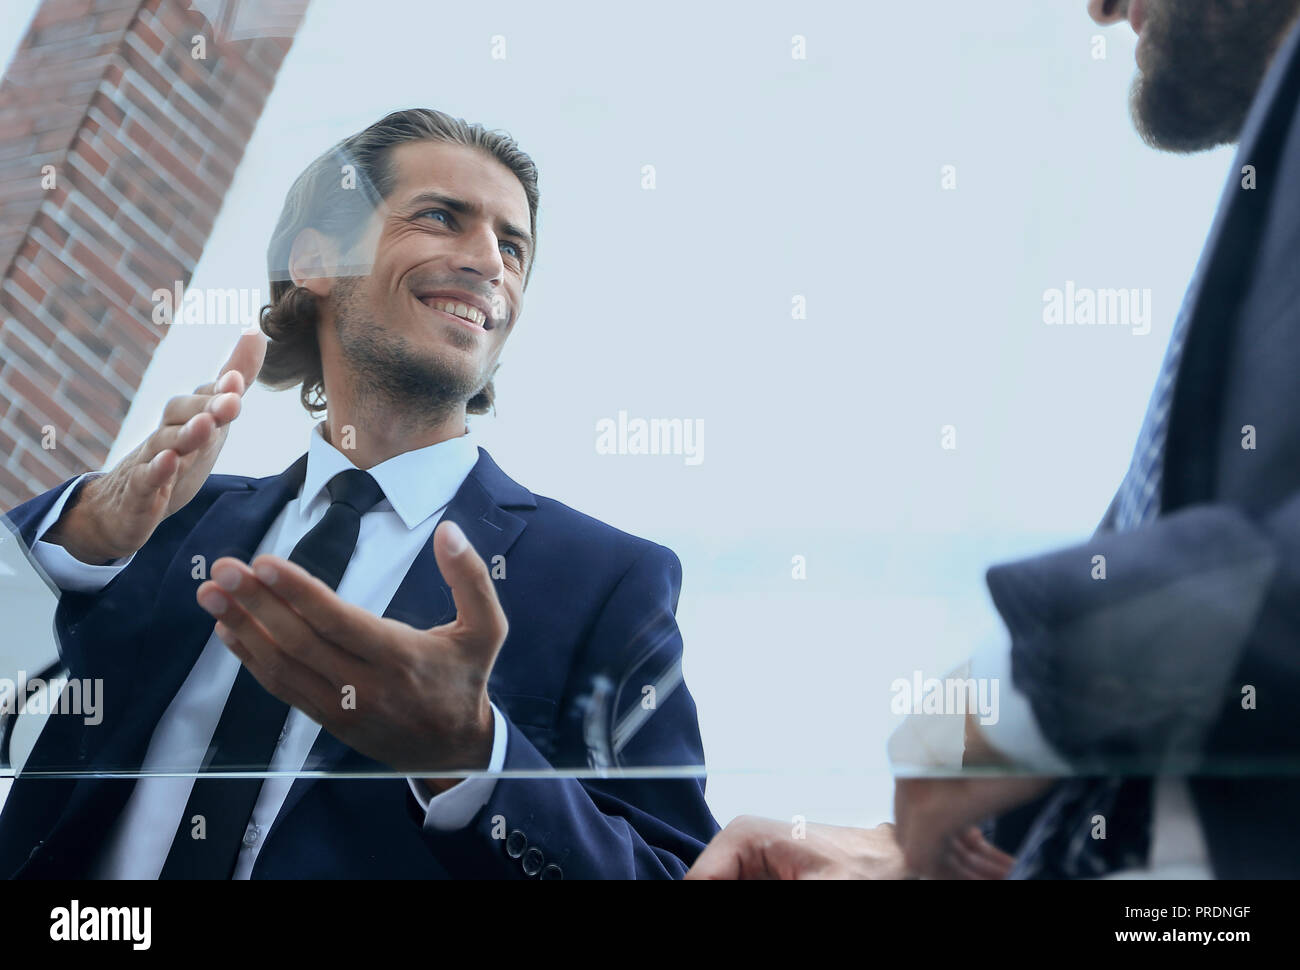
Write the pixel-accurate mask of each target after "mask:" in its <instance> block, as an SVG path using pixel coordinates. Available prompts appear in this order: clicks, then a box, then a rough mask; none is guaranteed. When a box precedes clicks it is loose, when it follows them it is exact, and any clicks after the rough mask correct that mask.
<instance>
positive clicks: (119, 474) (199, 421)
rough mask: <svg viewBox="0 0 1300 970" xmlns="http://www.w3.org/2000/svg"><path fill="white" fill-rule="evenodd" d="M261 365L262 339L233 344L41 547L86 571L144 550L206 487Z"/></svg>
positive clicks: (93, 484) (91, 484)
mask: <svg viewBox="0 0 1300 970" xmlns="http://www.w3.org/2000/svg"><path fill="white" fill-rule="evenodd" d="M265 357H266V338H265V337H263V336H262V335H261V334H259V333H249V334H245V335H244V336H242V337H240V338H239V342H238V343H237V344H235V349H234V351H233V352H232V353H231V355H230V359H229V360H228V361H226V363H225V365H224V366H223V367H222V368H221V372H220V374H219V375H218V376H217V379H216V380H215V381H212V382H211V383H208V384H202V385H200V386H199V387H196V388H195V389H194V393H193V394H186V395H182V396H180V397H174V398H172V399H171V400H170V401H168V402H167V404H166V406H165V407H164V408H163V413H162V419H161V420H160V421H159V423H158V429H157V430H156V431H155V432H154V433H153V434H151V435H150V436H149V437H148V438H146V439H145V441H144V443H143V444H141V445H140V447H138V448H136V449H135V450H134V451H133V452H131V453H130V454H129V455H127V456H126V457H125V458H123V459H122V460H121V461H120V462H118V464H117V466H116V467H115V468H114V469H113V470H112V471H110V472H109V473H108V474H106V475H103V476H101V477H99V478H95V479H92V480H91V481H88V482H87V483H86V485H85V487H84V488H82V490H81V493H80V494H79V495H78V496H77V497H76V500H75V502H74V503H73V505H72V507H71V508H69V509H65V510H64V512H63V515H61V516H60V517H59V521H58V522H57V523H55V525H54V527H53V528H51V529H50V530H49V531H48V532H46V534H45V536H44V537H43V538H44V539H45V541H46V542H53V543H56V544H57V545H61V546H63V547H64V548H65V549H67V550H68V552H69V553H71V554H72V555H73V556H75V557H76V558H77V559H80V560H81V561H82V562H87V563H92V564H103V563H109V562H112V561H113V560H114V559H120V558H122V557H123V556H129V555H131V554H132V553H134V552H135V551H136V550H137V549H139V548H140V547H141V546H143V545H144V544H145V543H146V542H148V541H149V537H150V536H151V535H153V532H154V529H156V528H158V524H159V523H160V522H162V520H163V519H165V518H167V516H169V515H171V514H172V513H173V512H175V511H176V510H177V509H180V508H183V507H184V506H185V505H186V504H188V503H189V501H190V499H192V498H194V496H195V495H197V494H198V491H199V489H200V488H201V487H202V485H203V483H204V481H206V480H207V477H208V474H209V473H210V472H211V471H212V466H213V465H214V464H215V463H216V461H217V456H218V455H219V454H220V453H221V446H222V445H224V444H225V442H226V435H227V434H228V433H229V431H230V422H232V421H234V420H235V418H236V417H238V416H239V411H240V406H241V402H242V399H243V396H244V392H245V391H246V390H247V389H248V388H249V386H251V385H252V383H253V381H254V380H256V379H257V375H258V372H259V371H260V370H261V369H262V361H263V359H264V358H265Z"/></svg>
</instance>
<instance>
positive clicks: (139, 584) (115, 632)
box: [0, 448, 718, 879]
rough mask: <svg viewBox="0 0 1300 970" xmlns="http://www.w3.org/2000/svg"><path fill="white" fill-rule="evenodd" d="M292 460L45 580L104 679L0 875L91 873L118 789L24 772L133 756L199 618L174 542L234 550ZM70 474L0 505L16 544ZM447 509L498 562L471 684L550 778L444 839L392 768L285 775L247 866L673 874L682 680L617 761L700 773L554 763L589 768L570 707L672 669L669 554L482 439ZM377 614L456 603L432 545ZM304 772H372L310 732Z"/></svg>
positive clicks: (276, 493)
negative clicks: (577, 505)
mask: <svg viewBox="0 0 1300 970" xmlns="http://www.w3.org/2000/svg"><path fill="white" fill-rule="evenodd" d="M306 465H307V459H306V456H305V455H304V456H303V457H302V458H300V459H299V460H298V461H297V462H296V463H294V464H293V465H292V466H291V467H290V468H289V469H288V470H287V471H285V472H284V473H283V474H281V475H278V476H273V477H269V478H262V479H256V480H253V479H247V478H242V477H234V476H227V475H212V476H210V477H209V478H208V480H207V482H206V483H205V484H204V485H203V487H202V488H201V489H200V491H199V493H198V495H197V496H196V497H195V498H194V499H193V501H191V502H190V503H189V504H188V505H186V506H185V507H184V508H182V509H180V510H179V511H177V512H176V513H175V514H173V515H171V516H170V517H168V518H167V519H165V520H164V521H163V522H162V523H161V525H160V526H159V527H158V529H157V530H156V531H155V532H154V534H153V536H152V537H150V539H149V541H148V542H147V543H146V544H145V545H144V546H143V547H142V548H141V549H140V550H139V551H138V552H137V553H136V555H135V558H134V559H133V560H132V561H131V562H130V564H129V565H128V566H127V567H126V568H125V569H124V570H122V572H121V573H119V574H118V575H117V576H116V577H115V578H114V579H113V581H112V582H111V583H109V584H108V585H107V586H106V587H105V588H104V589H103V590H101V591H100V592H98V593H96V594H93V595H86V594H80V593H70V592H65V593H63V594H62V596H61V597H60V601H59V605H58V608H57V611H56V614H55V628H56V633H57V635H58V638H59V643H60V648H61V651H62V657H63V660H64V662H65V664H66V665H67V667H68V670H69V676H71V677H91V678H94V677H99V678H103V693H102V695H101V696H102V697H103V712H104V713H103V722H102V724H100V725H97V726H86V725H84V723H83V720H84V719H83V718H81V717H76V716H69V715H52V716H50V717H49V718H48V719H47V721H46V725H45V727H44V728H43V730H42V732H41V735H40V737H39V739H38V741H37V743H36V745H35V747H34V749H33V751H32V754H31V755H30V757H29V759H28V761H27V763H26V764H25V765H24V769H23V773H22V774H20V775H19V777H18V778H17V779H16V780H15V782H14V786H13V789H12V790H11V792H10V795H9V798H8V801H7V803H6V805H5V808H4V812H3V814H0V875H4V876H6V877H14V876H19V877H36V878H79V877H84V876H85V875H86V874H87V872H88V871H90V866H91V864H92V862H93V861H94V860H95V859H96V858H97V856H98V853H99V851H100V850H101V848H102V840H103V838H104V835H105V833H106V831H107V830H108V828H109V825H110V824H111V822H112V821H113V820H114V819H115V818H116V817H117V816H118V814H119V813H120V812H121V810H122V807H123V805H124V804H125V802H126V799H127V797H128V796H129V794H130V791H131V788H132V786H133V784H134V782H133V781H132V780H130V779H122V778H88V777H75V776H67V777H50V776H45V777H38V776H36V775H35V773H36V772H85V771H91V770H108V771H112V770H123V769H127V770H129V769H132V768H139V766H140V765H141V763H142V761H143V757H144V753H145V750H146V748H147V746H148V743H149V739H150V736H151V735H152V733H153V730H154V728H155V726H156V725H157V723H158V721H159V719H160V717H161V716H162V714H163V712H164V711H165V709H166V707H167V705H168V704H169V703H170V702H171V700H172V698H173V697H174V696H175V694H176V691H177V690H178V688H179V687H180V685H181V684H182V682H183V681H184V680H185V677H186V676H187V675H188V673H189V671H190V669H191V668H192V666H193V665H194V662H195V661H196V660H197V659H198V656H199V654H200V652H201V651H202V650H203V647H204V645H205V644H206V643H207V641H208V638H209V636H210V635H211V633H212V627H213V620H212V618H211V616H209V615H208V614H207V613H206V612H204V610H203V609H202V608H201V607H199V606H198V604H197V603H196V601H195V595H194V594H195V590H196V589H197V587H198V585H199V582H200V580H197V579H194V578H192V565H191V561H192V557H193V556H199V555H201V556H204V557H205V559H206V561H207V562H208V563H211V562H213V561H215V560H216V559H217V558H219V557H221V556H236V557H238V558H240V559H242V560H244V561H248V559H249V558H250V557H251V556H252V555H253V553H254V551H255V550H256V548H257V546H258V544H259V542H260V541H261V539H262V538H263V536H264V535H265V533H266V531H267V530H268V528H269V527H270V525H271V523H272V522H273V521H274V520H275V518H276V516H277V515H278V514H279V512H280V511H281V509H282V508H283V507H284V506H285V504H286V503H288V502H289V501H292V500H293V499H294V498H295V497H296V495H297V492H298V489H299V487H300V486H301V484H302V480H303V476H304V474H305V470H306ZM67 487H68V483H65V484H64V485H62V486H60V487H59V488H56V489H54V490H52V491H50V492H46V493H45V494H44V495H40V496H38V497H36V498H34V499H32V500H31V501H29V502H26V503H24V504H23V505H20V506H19V507H17V508H16V509H14V510H13V511H11V512H10V513H9V519H10V520H11V522H12V523H13V524H14V526H15V527H16V531H17V532H18V533H19V534H20V535H21V537H22V538H23V540H24V541H25V542H26V543H27V545H28V546H29V547H30V545H31V544H32V543H33V541H34V539H35V536H34V534H33V533H34V531H35V529H36V527H37V526H38V525H39V523H40V521H41V519H42V518H43V517H44V515H45V514H46V512H47V511H48V510H49V509H50V508H51V506H52V505H53V503H54V502H55V501H56V500H57V498H58V496H59V495H60V494H61V493H62V491H63V489H65V488H67ZM445 517H446V518H447V519H450V520H452V521H454V522H456V523H457V524H458V525H459V526H460V527H461V528H462V529H463V530H464V532H465V535H466V536H467V537H468V538H469V541H470V543H471V544H472V545H473V546H474V548H475V549H476V550H477V552H478V554H479V555H480V556H482V557H483V559H484V561H486V562H487V563H488V564H489V565H492V564H493V562H494V558H493V557H496V556H504V557H505V566H506V570H505V576H504V578H499V579H497V580H496V589H497V594H498V596H499V598H500V600H501V604H502V607H503V608H504V610H505V614H506V617H507V619H508V622H509V634H508V636H507V638H506V641H505V643H504V645H503V646H502V648H501V651H500V654H499V655H498V657H497V661H496V664H495V667H494V668H493V671H492V675H491V678H490V680H489V683H488V693H489V696H490V697H491V699H492V700H493V702H494V703H495V704H496V705H497V707H498V708H499V709H500V710H501V712H502V714H503V715H504V716H505V719H506V721H507V725H508V734H509V739H508V747H507V754H506V761H505V770H506V771H521V772H537V773H539V774H540V775H542V776H545V775H548V774H550V775H551V776H550V777H532V778H510V777H502V778H500V779H498V780H497V783H496V786H495V788H494V791H493V794H492V797H491V799H490V801H489V802H488V803H487V805H486V806H484V808H483V809H482V810H481V811H480V812H478V814H477V815H476V816H475V817H474V819H473V820H472V821H471V822H470V824H469V825H468V826H467V827H466V828H464V829H460V830H457V831H453V832H429V831H425V829H424V827H423V825H422V822H423V819H424V813H423V811H421V809H420V807H419V803H418V802H417V801H416V799H415V797H414V795H413V794H412V793H411V791H410V788H409V785H408V784H407V781H406V780H405V778H404V777H402V776H400V775H395V774H392V773H390V777H387V778H380V779H371V778H345V777H324V778H310V777H301V778H298V779H296V780H295V782H294V784H293V786H292V788H291V790H290V792H289V795H288V797H287V799H286V800H285V803H284V806H283V808H282V809H281V810H280V813H279V815H278V816H277V818H276V820H275V823H274V824H273V825H272V827H271V828H270V830H269V831H268V833H267V836H266V840H265V842H264V843H263V845H262V848H261V850H260V854H259V855H258V857H257V861H256V864H255V865H254V867H253V871H252V876H253V878H257V879H276V878H318V879H324V878H354V877H378V878H428V877H434V878H437V877H444V878H445V877H452V878H528V877H530V876H537V875H538V874H539V872H544V874H545V875H546V876H547V877H551V878H554V877H557V876H558V877H564V878H640V877H679V876H681V875H682V874H683V873H684V872H685V871H686V869H687V868H688V867H689V866H690V865H691V863H692V862H693V861H694V860H695V857H696V856H697V855H698V854H699V853H700V851H701V850H702V849H703V847H704V845H705V844H706V843H707V842H708V841H709V839H710V838H712V836H713V835H714V834H715V833H716V832H717V830H718V825H717V823H716V822H715V821H714V819H713V817H712V815H711V814H710V812H709V809H708V806H707V805H706V804H705V801H704V779H703V774H702V768H703V763H704V757H703V750H702V745H701V741H700V734H699V728H698V725H697V721H696V713H695V704H694V701H693V700H692V699H691V696H690V694H689V693H688V692H687V690H686V687H685V685H684V684H682V685H680V686H678V687H677V689H676V690H673V691H671V692H667V691H665V692H664V693H663V694H661V695H660V696H659V698H658V704H657V707H656V708H655V709H654V711H653V713H652V714H651V715H650V716H649V717H648V718H647V719H645V720H644V722H643V723H642V724H641V726H640V730H638V731H636V732H635V733H634V734H632V735H631V737H630V738H623V739H620V751H619V754H618V763H619V764H621V765H623V766H627V767H664V766H673V767H679V766H698V767H699V768H700V769H701V770H700V774H699V775H698V776H695V777H680V778H659V779H638V778H630V777H623V778H613V779H611V778H600V777H595V778H590V777H583V778H578V777H567V778H566V777H561V776H559V775H554V774H551V772H552V769H553V768H563V767H569V768H580V769H584V770H585V769H588V767H589V765H588V761H589V750H590V742H591V734H590V724H591V723H592V718H590V717H587V716H586V711H587V710H588V707H589V705H590V698H591V697H592V695H593V691H594V688H595V686H596V685H597V684H598V683H600V682H602V679H603V678H607V679H608V682H609V683H613V684H618V683H620V682H625V683H629V684H632V685H633V686H632V687H631V688H628V693H629V694H631V695H635V696H633V697H631V698H630V702H631V704H632V705H633V706H635V707H636V708H641V707H642V695H641V685H642V684H648V683H650V684H652V683H655V682H656V681H657V680H659V679H660V678H661V677H663V676H664V674H665V672H668V671H672V670H674V669H679V668H677V667H676V665H679V664H680V662H681V651H682V642H681V636H680V633H679V632H678V629H677V624H676V620H675V612H676V609H677V599H678V594H679V591H680V585H681V564H680V562H679V561H678V559H677V557H676V555H674V554H673V552H672V551H671V550H670V549H667V548H666V547H664V546H661V545H657V544H655V543H652V542H649V541H646V540H644V539H639V538H637V537H635V536H631V535H628V534H627V533H624V532H620V531H619V530H617V529H615V528H613V527H611V526H608V525H606V524H604V523H602V522H599V521H597V520H596V519H593V518H591V517H589V516H586V515H583V514H582V513H580V512H577V511H575V510H573V509H571V508H569V507H567V506H565V505H562V504H561V503H559V502H556V501H554V500H552V499H548V498H545V497H542V496H536V495H533V494H532V493H531V492H529V491H528V490H527V489H525V488H523V487H522V486H520V485H519V484H517V483H516V482H514V481H513V480H511V479H510V478H509V477H507V476H506V474H505V473H504V472H502V471H501V469H500V468H498V467H497V465H496V464H495V463H494V462H493V461H492V459H491V457H490V456H489V455H488V454H487V452H486V451H484V450H483V449H481V448H480V449H479V458H478V461H477V463H476V464H475V465H474V468H473V470H472V471H471V472H470V474H469V476H468V477H467V478H466V480H465V482H464V483H463V484H462V486H461V487H460V489H459V490H458V491H457V493H456V495H455V497H454V498H453V499H452V501H451V504H450V505H449V506H448V508H447V511H446V513H445ZM498 561H499V560H498ZM384 615H385V616H388V617H391V618H394V619H397V620H401V621H403V622H406V623H409V624H411V625H413V626H417V627H421V628H427V627H430V626H434V625H436V624H440V623H445V622H448V621H450V620H451V619H452V618H453V617H454V615H455V610H454V607H453V603H452V599H451V594H450V590H449V588H448V587H447V584H446V583H445V582H444V581H443V580H442V577H441V575H440V574H439V572H438V566H437V563H436V561H435V559H434V555H433V544H432V542H429V543H426V545H425V546H424V548H423V549H422V550H421V552H420V554H419V556H418V557H417V558H416V560H415V563H414V565H413V566H412V567H411V569H410V570H409V572H408V573H407V574H406V577H405V578H404V580H403V581H402V583H401V585H400V587H399V588H398V590H397V593H396V594H395V595H394V597H393V599H392V602H391V604H390V606H389V608H388V610H387V611H386V612H385V614H384ZM594 692H595V693H597V694H599V691H594ZM606 706H608V705H606ZM627 706H628V704H627V703H624V704H623V705H622V707H627ZM601 710H602V713H600V717H601V718H606V717H607V719H608V722H612V719H613V718H615V717H617V716H619V714H620V713H621V709H620V708H619V707H618V706H617V705H615V706H613V707H611V709H609V710H608V711H604V709H603V708H602V709H601ZM602 723H606V722H605V721H602ZM596 733H597V734H602V733H604V732H603V731H597V732H596ZM605 736H606V738H608V734H607V733H605ZM596 747H597V748H601V747H602V745H600V744H597V745H596ZM607 757H608V752H606V758H607ZM604 763H606V764H608V760H606V761H605V762H604ZM305 767H306V768H307V769H308V770H319V771H331V772H338V773H345V772H352V773H363V772H385V771H387V769H386V768H385V767H384V766H382V765H379V764H378V763H376V762H374V761H372V760H371V759H369V758H367V757H365V756H363V755H361V754H360V753H358V752H356V751H354V750H352V749H350V748H348V747H346V746H345V745H344V744H343V743H342V742H340V741H338V740H337V739H336V738H334V737H333V736H332V735H330V734H329V733H328V732H327V731H325V730H324V729H322V730H321V733H320V736H319V738H318V739H317V742H316V744H315V746H314V747H313V749H312V751H311V754H310V755H309V757H308V760H307V764H306V766H305Z"/></svg>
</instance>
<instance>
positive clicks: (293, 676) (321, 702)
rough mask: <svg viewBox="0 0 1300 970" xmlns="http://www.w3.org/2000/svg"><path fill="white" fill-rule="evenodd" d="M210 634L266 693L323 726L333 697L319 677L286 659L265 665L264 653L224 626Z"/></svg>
mask: <svg viewBox="0 0 1300 970" xmlns="http://www.w3.org/2000/svg"><path fill="white" fill-rule="evenodd" d="M205 585H206V584H205ZM199 588H200V589H202V587H199ZM213 633H215V634H216V635H217V639H218V640H220V641H221V642H222V643H224V644H225V645H226V646H227V647H228V648H229V650H230V652H231V653H233V654H234V655H235V656H236V657H238V658H239V662H240V663H242V664H243V665H244V666H245V667H247V668H248V672H249V673H250V674H252V675H253V678H254V679H255V680H256V681H257V682H258V683H259V684H261V685H262V686H263V687H265V688H266V690H267V692H268V693H270V694H274V695H275V696H276V697H278V698H280V700H282V701H284V702H285V703H286V704H288V705H289V706H290V707H296V708H297V709H298V710H300V711H302V712H303V713H304V714H306V715H307V716H308V717H310V718H311V719H312V720H313V721H315V722H316V723H317V724H324V723H325V718H326V713H325V712H326V711H327V710H328V709H329V707H330V706H332V705H333V704H334V703H335V700H334V699H335V698H336V697H337V695H336V694H334V693H333V690H334V689H333V687H332V686H330V685H329V684H328V683H326V682H325V681H324V680H323V679H322V678H321V677H320V675H318V674H316V673H315V672H314V671H312V670H310V669H309V668H307V667H305V666H303V665H302V664H299V663H298V662H297V661H295V660H293V659H292V658H286V659H285V660H284V662H283V664H281V665H279V666H271V665H268V664H266V663H265V662H264V661H263V659H262V658H263V656H264V655H265V654H264V651H263V650H261V649H259V648H251V647H250V646H249V644H248V643H247V642H246V641H245V640H244V639H242V638H240V637H239V636H236V634H235V632H234V630H232V629H231V628H230V627H228V626H226V624H225V623H224V622H220V621H219V622H218V623H217V624H216V626H215V627H213Z"/></svg>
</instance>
